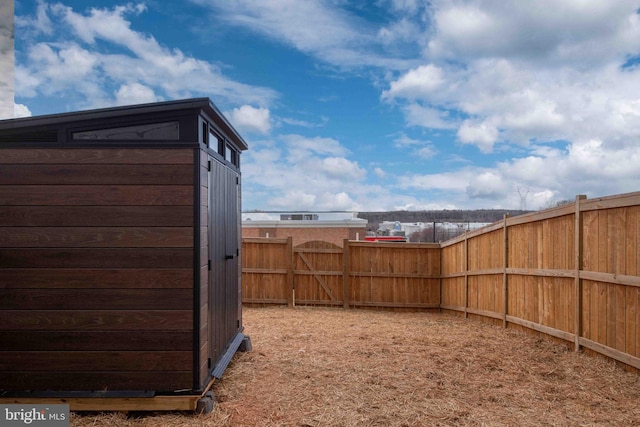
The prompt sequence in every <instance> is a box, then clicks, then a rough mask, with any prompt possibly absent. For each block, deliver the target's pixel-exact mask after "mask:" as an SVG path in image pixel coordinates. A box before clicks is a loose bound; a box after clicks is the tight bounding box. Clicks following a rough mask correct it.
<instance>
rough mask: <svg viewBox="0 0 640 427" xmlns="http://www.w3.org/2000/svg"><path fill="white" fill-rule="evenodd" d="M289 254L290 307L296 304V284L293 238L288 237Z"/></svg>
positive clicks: (288, 300)
mask: <svg viewBox="0 0 640 427" xmlns="http://www.w3.org/2000/svg"><path fill="white" fill-rule="evenodd" d="M287 254H288V255H289V266H288V267H287V283H288V284H289V294H288V295H287V304H288V305H289V307H294V306H295V305H296V295H295V292H296V290H295V285H294V283H293V267H294V265H293V263H294V259H293V238H292V237H291V236H289V237H287Z"/></svg>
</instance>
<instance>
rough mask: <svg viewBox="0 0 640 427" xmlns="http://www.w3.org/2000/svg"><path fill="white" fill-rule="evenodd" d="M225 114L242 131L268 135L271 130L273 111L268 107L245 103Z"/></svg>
mask: <svg viewBox="0 0 640 427" xmlns="http://www.w3.org/2000/svg"><path fill="white" fill-rule="evenodd" d="M225 115H226V116H227V117H229V120H230V121H231V123H232V124H233V126H234V127H235V128H236V129H238V130H239V131H240V132H247V133H259V134H262V135H266V134H268V133H269V132H270V131H271V112H270V111H269V109H268V108H255V107H252V106H251V105H243V106H241V107H238V108H234V109H233V110H231V111H230V112H226V113H225Z"/></svg>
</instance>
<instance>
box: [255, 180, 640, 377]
mask: <svg viewBox="0 0 640 427" xmlns="http://www.w3.org/2000/svg"><path fill="white" fill-rule="evenodd" d="M639 246H640V192H637V193H630V194H623V195H618V196H610V197H603V198H598V199H586V197H584V196H576V199H575V203H572V204H568V205H564V206H561V207H558V208H553V209H548V210H545V211H541V212H536V213H532V214H527V215H522V216H517V217H513V218H509V217H505V218H504V219H503V220H502V221H500V222H497V223H494V224H492V225H489V226H487V227H484V228H482V229H479V230H475V231H472V232H468V233H466V234H464V235H462V236H458V237H456V238H453V239H450V240H448V241H446V242H443V243H441V244H413V243H379V242H355V241H348V240H345V241H344V242H343V246H342V247H339V246H336V245H332V244H327V243H326V242H309V243H307V244H304V245H301V246H298V247H293V246H292V244H291V239H290V238H289V239H243V260H242V262H243V271H242V279H243V281H242V283H243V302H245V303H260V304H288V305H295V304H311V305H329V306H342V307H345V308H348V307H379V308H391V309H440V310H443V311H447V312H450V313H456V314H459V315H461V316H464V317H465V318H470V319H477V320H482V321H485V322H490V323H494V324H497V325H502V326H504V327H509V328H516V329H521V330H524V331H527V332H530V333H538V334H543V335H545V336H547V337H551V339H554V340H558V341H562V342H565V343H567V344H568V345H570V346H572V347H573V348H574V349H575V350H576V351H578V350H579V349H581V348H583V349H585V350H586V351H587V352H592V353H597V354H601V355H604V356H606V357H609V358H611V359H614V360H616V361H618V362H622V363H624V364H625V365H626V366H627V367H628V368H629V369H630V370H635V371H636V372H640V371H639V370H640V249H639Z"/></svg>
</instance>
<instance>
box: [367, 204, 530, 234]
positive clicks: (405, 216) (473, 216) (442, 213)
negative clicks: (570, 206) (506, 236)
mask: <svg viewBox="0 0 640 427" xmlns="http://www.w3.org/2000/svg"><path fill="white" fill-rule="evenodd" d="M529 212H532V211H522V210H515V209H475V210H434V211H385V212H359V213H358V218H363V219H366V220H367V221H368V224H367V231H375V230H377V229H378V226H379V224H380V223H382V222H384V221H399V222H424V223H429V222H496V221H500V220H502V218H504V215H505V214H509V216H510V217H513V216H518V215H522V214H526V213H529Z"/></svg>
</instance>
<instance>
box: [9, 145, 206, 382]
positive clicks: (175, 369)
mask: <svg viewBox="0 0 640 427" xmlns="http://www.w3.org/2000/svg"><path fill="white" fill-rule="evenodd" d="M195 151H198V150H195ZM194 158H197V157H196V153H195V152H194V149H190V148H166V149H163V148H78V149H71V148H66V149H60V148H56V149H46V148H38V149H33V148H29V149H19V148H12V149H2V150H0V290H1V292H2V293H1V294H0V295H1V297H0V342H2V346H1V347H0V360H1V361H2V362H0V387H1V388H2V389H3V390H10V391H11V390H14V391H22V390H41V391H46V390H51V391H74V390H83V391H91V390H104V389H108V390H111V391H117V390H154V391H158V392H164V391H166V392H172V391H175V390H178V389H187V390H188V389H191V388H192V385H193V372H192V369H193V358H194V354H193V346H194V342H193V339H194V334H193V325H194V318H193V316H194V312H193V301H194V295H193V284H194V280H195V279H197V278H195V277H194V274H198V272H194V269H193V265H194V256H195V255H194V254H195V253H196V251H194V243H195V241H196V239H195V236H194V229H195V227H194V204H195V203H196V201H195V200H194V197H195V195H194V185H195V182H194V179H195V178H194V173H193V170H194V167H195V165H194ZM195 315H197V314H195Z"/></svg>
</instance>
